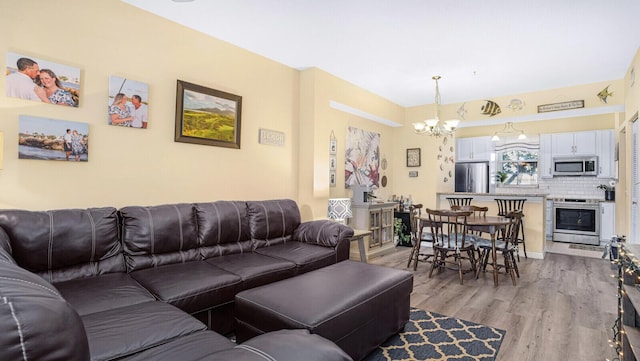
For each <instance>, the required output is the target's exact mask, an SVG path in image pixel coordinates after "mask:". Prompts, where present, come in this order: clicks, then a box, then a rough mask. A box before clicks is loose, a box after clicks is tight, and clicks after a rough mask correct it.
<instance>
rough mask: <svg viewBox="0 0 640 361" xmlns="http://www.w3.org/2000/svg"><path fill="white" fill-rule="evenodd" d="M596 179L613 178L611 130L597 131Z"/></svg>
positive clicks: (613, 137)
mask: <svg viewBox="0 0 640 361" xmlns="http://www.w3.org/2000/svg"><path fill="white" fill-rule="evenodd" d="M596 148H597V153H596V154H597V155H598V178H615V177H616V174H615V136H614V134H613V130H599V131H598V139H597V142H596Z"/></svg>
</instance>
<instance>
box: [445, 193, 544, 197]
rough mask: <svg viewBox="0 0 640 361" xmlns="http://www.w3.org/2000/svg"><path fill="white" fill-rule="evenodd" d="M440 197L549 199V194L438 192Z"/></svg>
mask: <svg viewBox="0 0 640 361" xmlns="http://www.w3.org/2000/svg"><path fill="white" fill-rule="evenodd" d="M436 195H438V196H460V197H466V196H486V197H494V196H495V197H509V198H517V197H547V196H548V194H547V193H467V192H438V193H436Z"/></svg>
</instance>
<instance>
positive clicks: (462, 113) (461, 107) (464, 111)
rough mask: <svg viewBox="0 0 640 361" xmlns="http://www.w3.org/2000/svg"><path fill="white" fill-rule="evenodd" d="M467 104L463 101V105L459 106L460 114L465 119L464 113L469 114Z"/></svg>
mask: <svg viewBox="0 0 640 361" xmlns="http://www.w3.org/2000/svg"><path fill="white" fill-rule="evenodd" d="M465 104H467V103H462V105H461V106H460V108H458V116H459V117H460V119H462V120H464V115H465V114H467V109H465V107H464V106H465Z"/></svg>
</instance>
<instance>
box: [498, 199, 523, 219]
mask: <svg viewBox="0 0 640 361" xmlns="http://www.w3.org/2000/svg"><path fill="white" fill-rule="evenodd" d="M495 201H496V203H498V215H499V216H503V217H505V216H506V215H507V214H508V213H509V212H511V211H515V210H523V208H524V202H526V201H527V200H526V199H497V198H496V199H495Z"/></svg>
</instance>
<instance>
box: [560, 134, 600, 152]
mask: <svg viewBox="0 0 640 361" xmlns="http://www.w3.org/2000/svg"><path fill="white" fill-rule="evenodd" d="M596 138H597V132H596V131H588V132H575V133H553V134H551V147H552V152H553V156H554V157H557V156H581V155H595V154H596Z"/></svg>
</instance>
